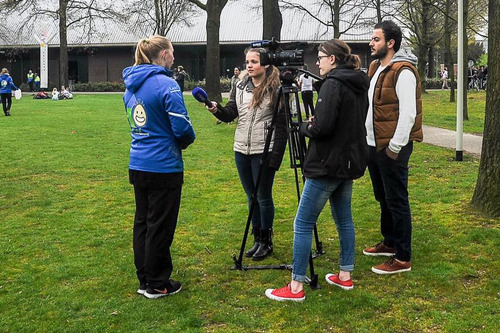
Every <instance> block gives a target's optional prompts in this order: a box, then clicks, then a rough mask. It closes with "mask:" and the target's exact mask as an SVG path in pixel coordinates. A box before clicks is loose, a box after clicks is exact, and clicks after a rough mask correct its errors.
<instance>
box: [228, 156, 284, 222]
mask: <svg viewBox="0 0 500 333" xmlns="http://www.w3.org/2000/svg"><path fill="white" fill-rule="evenodd" d="M261 157H262V154H256V155H245V154H241V153H238V152H236V153H235V161H236V168H237V169H238V174H239V176H240V181H241V185H243V190H244V191H245V194H246V195H247V200H248V209H250V206H251V204H252V196H253V194H254V192H255V185H256V184H257V177H258V175H259V170H260V159H261ZM275 173H276V170H274V169H272V168H269V167H267V166H265V167H263V168H262V176H261V179H260V184H259V189H258V191H257V202H256V205H255V207H254V211H253V214H252V226H253V227H258V228H261V229H270V228H272V227H273V220H274V202H273V182H274V174H275Z"/></svg>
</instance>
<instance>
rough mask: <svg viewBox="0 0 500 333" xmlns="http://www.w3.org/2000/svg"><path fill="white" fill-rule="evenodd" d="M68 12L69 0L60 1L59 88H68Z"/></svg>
mask: <svg viewBox="0 0 500 333" xmlns="http://www.w3.org/2000/svg"><path fill="white" fill-rule="evenodd" d="M67 10H68V0H59V84H58V86H59V87H61V86H65V87H67V86H68V35H67V32H68V30H67V26H66V21H67Z"/></svg>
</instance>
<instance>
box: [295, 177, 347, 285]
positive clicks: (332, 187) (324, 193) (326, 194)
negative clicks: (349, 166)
mask: <svg viewBox="0 0 500 333" xmlns="http://www.w3.org/2000/svg"><path fill="white" fill-rule="evenodd" d="M352 183H353V181H352V180H351V179H349V180H345V179H336V178H307V179H306V183H305V184H304V190H303V191H302V197H301V198H300V203H299V209H298V211H297V216H295V222H294V237H293V268H292V280H295V281H298V282H304V281H305V278H306V271H307V265H308V262H309V255H310V253H311V245H312V244H311V243H312V232H313V229H314V226H315V225H316V222H317V220H318V216H319V214H320V213H321V211H322V210H323V207H324V206H325V204H326V201H327V200H330V206H331V212H332V217H333V219H334V220H335V225H336V227H337V231H338V233H339V242H340V270H342V271H346V272H351V271H352V270H354V223H353V221H352V213H351V196H352Z"/></svg>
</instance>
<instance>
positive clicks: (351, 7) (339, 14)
mask: <svg viewBox="0 0 500 333" xmlns="http://www.w3.org/2000/svg"><path fill="white" fill-rule="evenodd" d="M281 3H282V4H283V8H286V9H290V8H291V9H298V10H300V11H302V12H303V13H304V15H305V17H306V18H307V19H312V20H316V21H317V22H318V23H320V24H321V25H322V26H324V27H325V31H324V33H323V34H322V35H325V34H327V33H328V31H329V30H330V29H333V36H332V37H333V38H340V37H341V36H342V35H343V34H346V33H348V32H350V31H351V30H354V29H356V28H358V27H359V26H361V25H373V23H374V22H373V20H365V19H363V13H364V11H365V9H366V3H365V0H317V1H313V2H312V3H309V4H304V1H299V0H281Z"/></svg>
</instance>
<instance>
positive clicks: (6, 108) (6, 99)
mask: <svg viewBox="0 0 500 333" xmlns="http://www.w3.org/2000/svg"><path fill="white" fill-rule="evenodd" d="M12 89H14V90H17V89H18V88H17V87H16V85H15V84H14V82H13V81H12V78H11V77H10V75H9V70H8V69H7V68H2V72H1V73H0V96H1V97H2V106H3V113H5V115H6V116H10V108H11V107H12Z"/></svg>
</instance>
